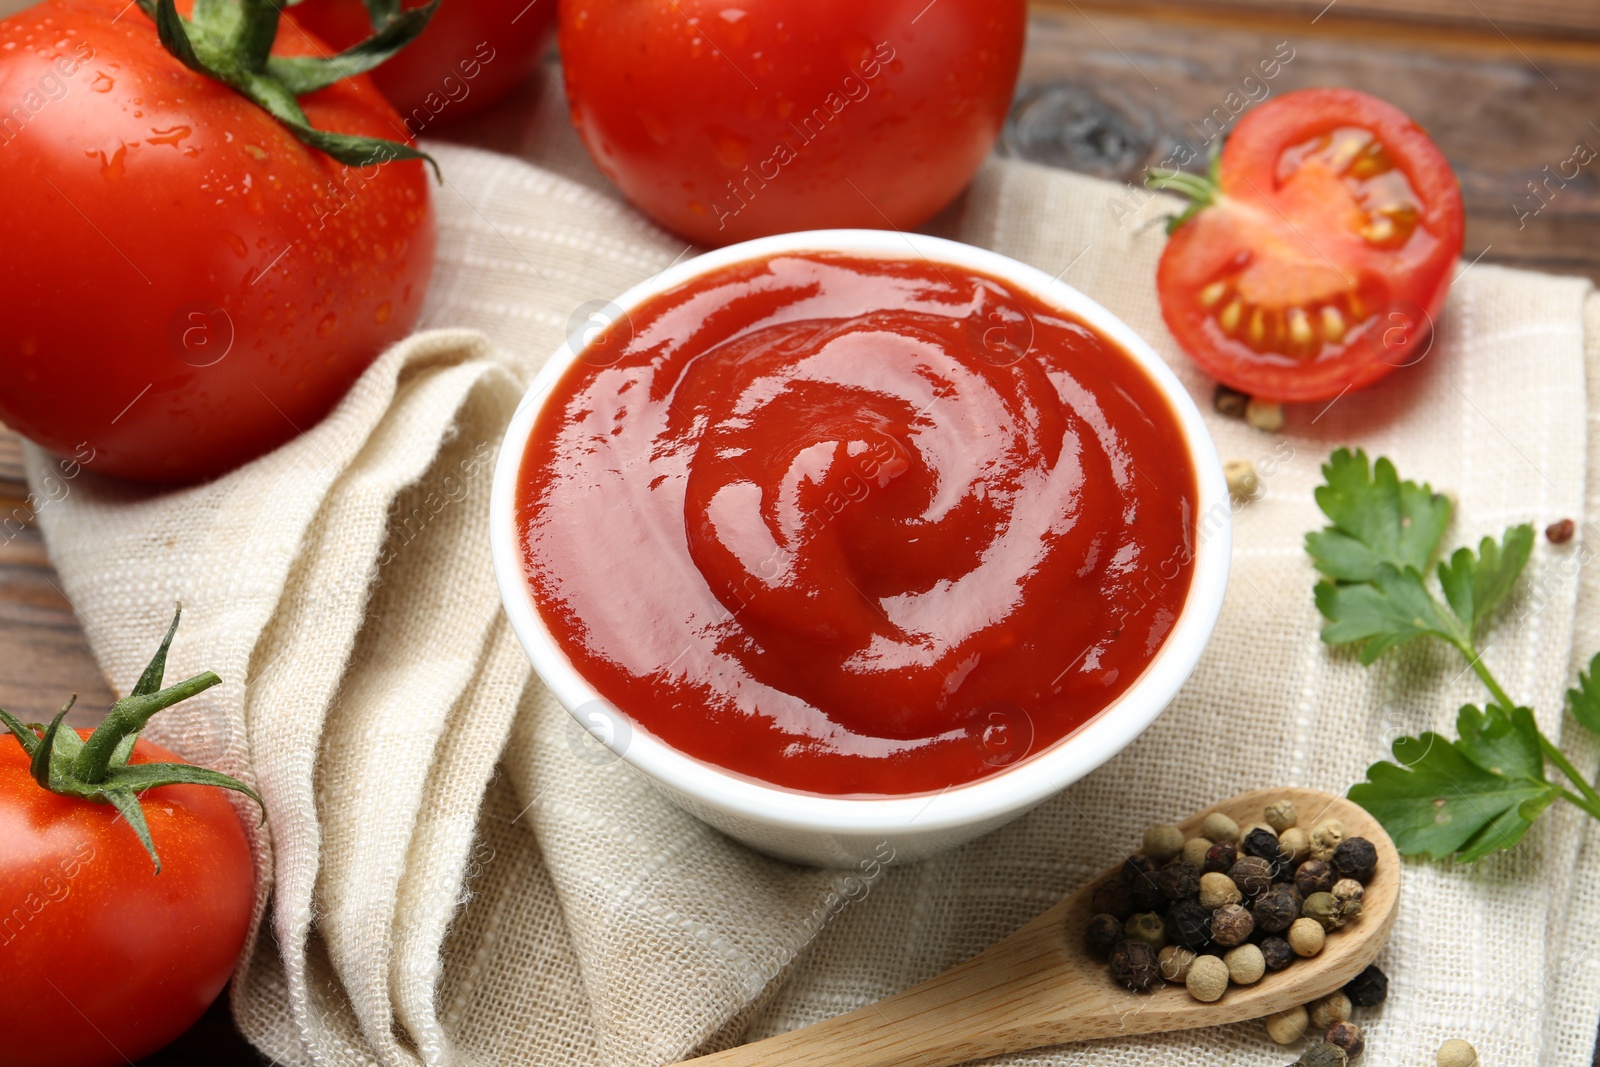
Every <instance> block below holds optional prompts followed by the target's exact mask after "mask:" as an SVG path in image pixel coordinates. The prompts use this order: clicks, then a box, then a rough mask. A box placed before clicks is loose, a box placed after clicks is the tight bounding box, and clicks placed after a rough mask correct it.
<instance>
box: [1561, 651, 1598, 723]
mask: <svg viewBox="0 0 1600 1067" xmlns="http://www.w3.org/2000/svg"><path fill="white" fill-rule="evenodd" d="M1596 675H1600V652H1597V653H1595V657H1594V659H1592V660H1590V661H1589V669H1588V670H1587V671H1579V672H1578V688H1576V689H1568V690H1567V704H1568V705H1570V706H1571V708H1572V717H1573V718H1574V719H1577V720H1578V722H1579V724H1580V725H1582V726H1583V727H1584V728H1585V729H1586V730H1588V731H1589V732H1590V733H1595V734H1600V681H1596V680H1595V676H1596Z"/></svg>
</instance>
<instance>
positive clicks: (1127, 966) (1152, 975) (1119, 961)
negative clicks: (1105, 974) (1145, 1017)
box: [1109, 941, 1161, 993]
mask: <svg viewBox="0 0 1600 1067" xmlns="http://www.w3.org/2000/svg"><path fill="white" fill-rule="evenodd" d="M1109 962H1110V968H1111V977H1112V978H1113V979H1115V980H1116V981H1117V982H1119V983H1121V984H1122V985H1125V986H1127V987H1128V988H1129V989H1131V990H1133V991H1134V992H1135V993H1144V992H1148V991H1149V990H1151V989H1154V988H1156V987H1157V986H1159V985H1160V984H1161V969H1160V964H1159V962H1158V961H1157V959H1156V953H1155V949H1153V948H1151V947H1150V946H1149V945H1147V944H1145V943H1144V942H1143V941H1120V942H1118V943H1117V947H1116V948H1114V949H1112V950H1111V958H1110V961H1109Z"/></svg>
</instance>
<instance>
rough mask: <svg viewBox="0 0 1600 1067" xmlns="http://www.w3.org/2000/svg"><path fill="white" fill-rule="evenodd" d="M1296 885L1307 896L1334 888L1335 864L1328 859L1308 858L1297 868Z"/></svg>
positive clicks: (1295, 874) (1295, 873)
mask: <svg viewBox="0 0 1600 1067" xmlns="http://www.w3.org/2000/svg"><path fill="white" fill-rule="evenodd" d="M1294 886H1295V888H1296V889H1298V890H1300V892H1301V893H1303V894H1305V895H1306V896H1308V897H1309V896H1310V895H1311V894H1313V893H1326V892H1327V891H1328V890H1330V889H1332V888H1333V865H1332V864H1331V863H1329V862H1328V861H1327V860H1315V859H1312V860H1306V861H1305V862H1304V863H1302V864H1301V865H1300V866H1299V867H1296V868H1295V872H1294Z"/></svg>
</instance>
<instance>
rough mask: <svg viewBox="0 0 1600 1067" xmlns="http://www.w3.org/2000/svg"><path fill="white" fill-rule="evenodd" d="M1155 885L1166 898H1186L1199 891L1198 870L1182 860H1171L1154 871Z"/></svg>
mask: <svg viewBox="0 0 1600 1067" xmlns="http://www.w3.org/2000/svg"><path fill="white" fill-rule="evenodd" d="M1156 887H1157V888H1159V889H1160V890H1161V895H1162V896H1164V897H1166V898H1167V899H1168V900H1186V899H1188V898H1189V897H1192V896H1194V895H1195V894H1196V893H1198V892H1200V872H1199V871H1197V870H1195V869H1194V867H1193V866H1191V865H1190V864H1187V863H1185V862H1184V861H1183V860H1173V861H1172V862H1171V863H1169V864H1167V865H1166V866H1165V867H1163V868H1161V869H1160V870H1159V871H1157V872H1156Z"/></svg>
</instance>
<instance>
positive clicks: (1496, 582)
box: [1439, 523, 1533, 638]
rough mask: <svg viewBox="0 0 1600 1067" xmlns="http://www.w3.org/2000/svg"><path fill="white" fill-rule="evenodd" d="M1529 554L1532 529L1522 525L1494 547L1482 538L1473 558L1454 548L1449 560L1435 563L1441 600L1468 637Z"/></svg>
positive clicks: (1508, 589)
mask: <svg viewBox="0 0 1600 1067" xmlns="http://www.w3.org/2000/svg"><path fill="white" fill-rule="evenodd" d="M1532 553H1533V527H1532V526H1529V525H1528V524H1526V523H1524V524H1523V525H1521V526H1513V527H1511V529H1509V530H1507V531H1506V533H1505V537H1504V539H1503V540H1502V541H1501V542H1500V543H1498V544H1497V543H1495V541H1494V539H1493V538H1490V537H1485V538H1484V539H1483V542H1482V543H1481V544H1480V545H1479V546H1478V554H1477V555H1476V556H1474V555H1473V554H1472V550H1471V549H1470V548H1458V549H1456V551H1455V554H1454V555H1452V556H1451V557H1450V559H1449V560H1447V561H1445V562H1443V563H1440V564H1439V585H1440V586H1441V587H1442V588H1443V589H1444V597H1445V600H1447V601H1448V602H1449V604H1450V610H1451V611H1453V612H1454V613H1455V616H1456V618H1458V619H1460V620H1461V625H1462V626H1463V627H1464V628H1465V630H1466V633H1467V636H1468V637H1469V638H1470V637H1471V636H1472V635H1474V634H1476V633H1477V631H1478V624H1479V623H1481V622H1482V621H1483V620H1484V619H1486V618H1488V617H1489V615H1490V613H1491V612H1493V611H1494V609H1495V607H1496V605H1498V604H1499V603H1500V601H1502V600H1504V599H1505V598H1506V594H1507V593H1509V592H1511V587H1512V586H1513V585H1515V584H1516V582H1517V576H1518V575H1520V574H1521V573H1522V568H1523V567H1525V566H1527V563H1528V557H1529V556H1530V555H1531V554H1532Z"/></svg>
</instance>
